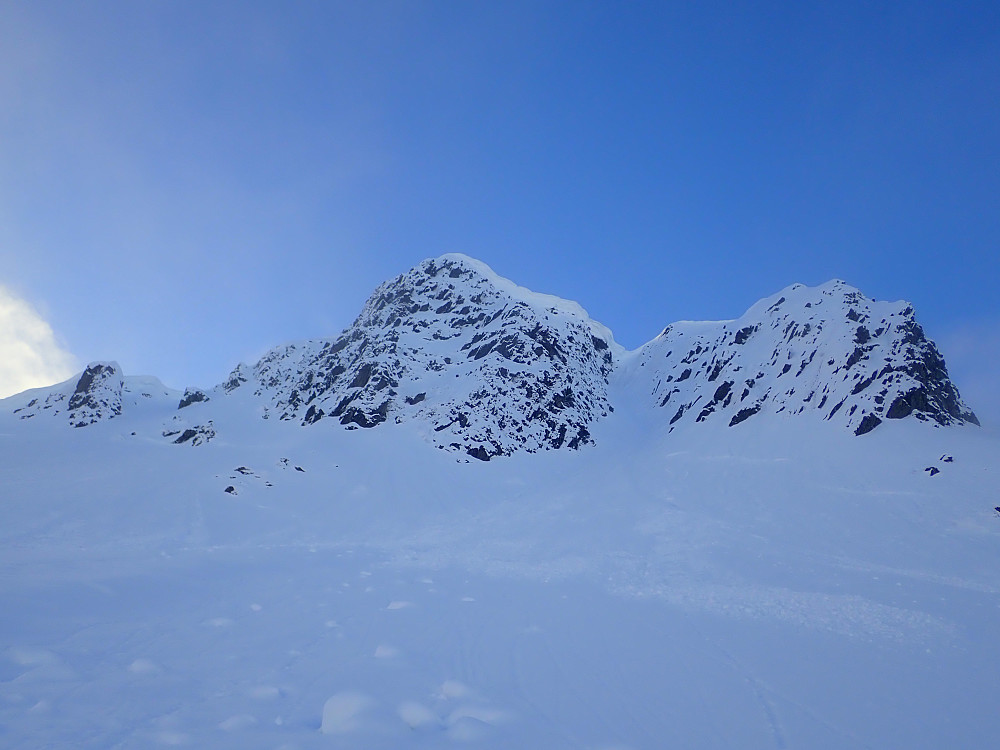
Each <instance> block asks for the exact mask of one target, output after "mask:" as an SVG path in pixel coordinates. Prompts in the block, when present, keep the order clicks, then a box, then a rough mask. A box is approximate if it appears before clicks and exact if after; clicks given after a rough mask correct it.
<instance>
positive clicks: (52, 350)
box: [0, 286, 77, 398]
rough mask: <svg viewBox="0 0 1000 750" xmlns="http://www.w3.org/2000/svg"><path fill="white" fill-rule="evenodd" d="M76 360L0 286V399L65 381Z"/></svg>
mask: <svg viewBox="0 0 1000 750" xmlns="http://www.w3.org/2000/svg"><path fill="white" fill-rule="evenodd" d="M76 370H77V365H76V358H75V357H73V355H72V354H70V353H69V352H67V351H66V350H65V349H63V348H62V347H61V346H60V345H59V342H58V341H56V336H55V333H53V331H52V326H50V325H49V324H48V323H47V322H46V321H45V319H44V318H43V317H42V316H41V315H40V314H39V313H38V311H37V310H35V309H34V308H33V307H32V306H31V305H30V304H28V303H27V302H26V301H25V300H23V299H21V298H20V297H17V296H15V295H14V294H13V293H11V292H10V290H8V289H6V288H4V287H3V286H0V398H6V397H7V396H11V395H13V394H15V393H20V392H21V391H24V390H27V389H29V388H38V387H40V386H45V385H51V384H53V383H58V382H60V381H62V380H66V379H67V378H68V377H70V376H71V375H73V373H75V372H76Z"/></svg>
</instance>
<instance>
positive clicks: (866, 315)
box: [633, 281, 979, 435]
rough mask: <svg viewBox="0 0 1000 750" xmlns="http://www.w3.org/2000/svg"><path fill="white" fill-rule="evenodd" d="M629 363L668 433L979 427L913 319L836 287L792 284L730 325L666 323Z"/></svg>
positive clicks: (904, 309)
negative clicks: (790, 424) (786, 421)
mask: <svg viewBox="0 0 1000 750" xmlns="http://www.w3.org/2000/svg"><path fill="white" fill-rule="evenodd" d="M637 356H638V359H639V363H638V367H637V368H633V369H634V370H638V371H639V372H640V373H641V374H639V375H637V376H635V377H637V378H638V379H639V380H643V379H644V380H645V388H646V391H647V392H648V395H649V397H650V401H651V405H655V406H656V407H658V408H661V409H663V410H664V413H665V416H666V417H667V419H668V420H669V424H670V425H677V424H682V423H684V422H689V421H690V422H719V421H722V422H725V423H726V424H728V425H729V426H731V427H735V426H737V425H739V424H741V423H743V422H746V421H747V420H749V419H751V418H752V417H754V416H755V415H757V414H760V413H772V414H779V413H788V414H801V413H804V412H816V413H818V414H820V415H822V417H823V418H824V419H826V420H829V421H832V422H835V423H837V424H841V425H843V426H845V427H847V428H848V429H850V430H852V431H854V433H855V434H857V435H863V434H865V433H867V432H870V431H871V430H873V429H875V428H876V427H877V426H878V425H879V424H881V422H882V421H883V420H884V419H901V418H903V417H908V416H911V415H912V416H914V417H915V418H916V419H918V420H922V421H932V422H934V423H937V424H939V425H949V424H957V423H962V422H968V423H972V424H977V425H978V424H979V422H978V420H977V419H976V416H975V414H973V413H972V411H971V410H970V409H969V408H968V407H967V406H965V404H963V403H962V400H961V398H960V396H959V394H958V390H957V389H956V388H955V386H954V385H953V384H952V383H951V381H950V380H949V378H948V371H947V369H946V367H945V363H944V359H943V358H942V357H941V355H940V353H939V352H938V350H937V347H935V346H934V342H932V341H930V340H928V339H927V338H926V337H925V336H924V332H923V329H921V327H920V325H919V324H918V323H917V321H916V319H915V317H914V313H913V308H912V307H911V306H910V305H909V304H907V303H905V302H875V301H874V300H870V299H868V298H867V297H865V296H864V295H863V294H861V292H859V291H858V290H857V289H854V288H853V287H850V286H848V285H847V284H845V283H843V282H841V281H832V282H829V283H827V284H824V285H823V286H820V287H814V288H810V287H806V286H802V285H800V284H796V285H794V286H791V287H789V288H787V289H785V290H784V291H782V292H780V293H779V294H777V295H775V296H773V297H770V298H767V299H765V300H762V301H761V302H758V303H757V304H756V305H754V306H753V307H751V308H750V310H748V311H747V313H746V314H745V315H744V316H743V317H742V318H739V319H738V320H732V321H722V322H712V323H691V322H685V323H676V324H674V325H671V326H668V327H667V328H666V330H664V331H663V333H662V334H660V335H659V336H658V337H657V338H655V339H654V340H653V341H651V342H649V343H648V344H646V345H645V346H644V347H642V349H641V350H640V351H639V352H638V354H637ZM639 387H642V386H639Z"/></svg>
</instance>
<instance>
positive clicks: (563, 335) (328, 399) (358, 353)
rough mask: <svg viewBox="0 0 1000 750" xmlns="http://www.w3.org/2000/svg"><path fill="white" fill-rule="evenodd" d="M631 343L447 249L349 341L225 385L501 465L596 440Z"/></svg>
mask: <svg viewBox="0 0 1000 750" xmlns="http://www.w3.org/2000/svg"><path fill="white" fill-rule="evenodd" d="M618 349H619V347H616V345H615V344H614V341H613V340H612V338H611V333H610V331H608V330H607V329H606V328H604V327H603V326H601V325H600V324H598V323H596V322H594V321H593V320H591V319H590V318H589V317H588V316H587V314H586V312H585V311H584V310H583V309H581V308H580V307H579V305H576V304H574V303H571V302H567V301H565V300H561V299H558V298H556V297H549V296H544V295H540V294H535V293H533V292H529V291H528V290H526V289H523V288H521V287H517V286H515V285H514V284H512V283H511V282H509V281H507V280H505V279H502V278H500V277H498V276H497V275H496V274H494V273H493V271H492V270H490V269H489V268H488V267H487V266H485V265H483V264H482V263H479V262H477V261H474V260H472V259H470V258H467V257H465V256H460V255H446V256H443V257H441V258H439V259H437V260H427V261H424V262H423V263H421V264H420V265H419V266H417V267H416V268H414V269H412V270H411V271H409V272H408V273H406V274H403V275H402V276H399V277H398V278H396V279H393V280H392V281H389V282H386V283H385V284H383V285H382V286H380V287H379V288H378V289H376V290H375V292H374V294H372V296H371V298H370V299H369V300H368V302H367V303H366V304H365V306H364V309H363V310H362V311H361V314H360V315H359V316H358V318H357V320H355V321H354V324H353V325H352V326H351V327H350V328H348V329H347V330H346V331H344V332H343V333H342V334H341V335H340V337H339V338H337V339H336V340H320V341H309V342H305V343H303V344H292V345H288V346H283V347H279V348H276V349H273V350H272V351H270V352H268V353H267V354H266V355H264V357H263V358H262V359H261V360H260V361H259V362H257V364H255V365H254V366H253V367H252V368H247V367H245V366H240V367H238V368H237V369H236V370H234V371H233V373H232V375H231V376H230V378H229V380H228V381H227V382H226V383H225V384H224V386H223V390H224V391H225V392H227V393H231V392H232V391H234V390H235V389H237V388H251V389H253V392H254V395H255V396H257V397H260V398H262V399H263V401H264V402H265V403H266V407H265V412H264V415H265V416H270V415H272V414H273V415H276V416H277V418H278V419H283V420H287V419H293V420H297V421H301V423H302V424H312V423H315V422H317V421H319V420H320V419H323V418H332V419H336V420H337V421H338V422H340V424H343V425H347V426H348V427H374V426H376V425H378V424H381V423H382V422H385V421H386V420H393V421H395V422H402V421H410V420H418V421H420V422H422V423H423V424H425V425H426V426H427V427H428V428H429V429H430V430H432V432H431V433H429V436H430V437H431V439H432V440H433V441H434V442H435V443H436V444H437V445H438V446H439V447H448V448H451V449H456V450H461V451H463V452H465V453H468V454H470V455H472V456H475V457H476V458H480V459H483V460H489V459H490V458H491V457H493V456H501V455H509V454H511V453H512V452H514V451H516V450H526V451H528V452H534V451H537V450H539V449H542V448H560V447H562V446H563V445H565V446H567V447H569V448H577V447H579V446H581V445H585V444H587V443H588V442H590V433H589V431H588V426H589V425H590V424H591V423H592V422H593V421H594V420H595V419H598V418H600V417H602V416H606V415H607V413H608V396H607V384H608V377H609V375H610V374H611V370H612V367H613V364H614V359H613V352H615V351H617V350H618Z"/></svg>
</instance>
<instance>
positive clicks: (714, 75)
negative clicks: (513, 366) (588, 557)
mask: <svg viewBox="0 0 1000 750" xmlns="http://www.w3.org/2000/svg"><path fill="white" fill-rule="evenodd" d="M806 6H809V7H806ZM998 115H1000V6H998V5H997V4H996V3H995V2H983V3H955V2H923V3H921V2H906V3H875V2H839V3H830V4H811V3H810V4H801V3H760V2H752V3H750V2H747V3H741V2H725V3H722V2H720V3H713V2H705V3H694V4H692V3H669V2H649V3H643V2H638V3H627V4H626V3H618V2H605V3H601V2H590V3H587V2H576V1H574V2H531V3H527V2H526V3H519V2H502V3H489V2H468V3H465V2H364V3H359V2H351V3H336V2H317V3H295V4H288V3H276V2H272V3H267V2H231V3H222V2H205V1H199V2H184V1H171V2H166V1H164V2H142V3H135V2H113V1H108V2H102V3H75V4H71V3H63V2H39V1H37V0H34V1H32V2H8V3H4V4H3V6H2V7H0V283H4V284H6V285H8V286H9V287H11V288H15V289H17V290H18V291H19V294H21V295H22V296H23V297H24V298H25V299H26V300H27V302H28V303H30V304H32V305H34V306H35V307H36V308H43V309H45V310H46V311H47V312H48V323H49V324H51V326H52V328H53V329H54V331H55V333H56V335H57V337H58V338H59V339H60V340H62V341H64V342H65V343H66V346H67V347H68V348H69V350H70V351H71V352H72V353H73V355H75V356H76V358H77V360H78V361H79V362H82V363H85V362H87V361H89V360H96V359H116V360H118V361H119V362H120V363H121V364H122V366H123V367H124V369H125V371H126V372H127V373H129V374H155V375H158V376H159V377H160V378H161V379H163V380H164V382H166V383H167V384H168V385H171V386H174V387H184V386H185V385H201V386H210V385H213V384H215V383H217V382H219V381H221V380H222V379H223V378H224V377H225V375H226V373H227V372H228V371H229V370H230V369H231V368H232V367H233V366H234V365H235V364H236V363H237V362H239V361H240V360H253V359H254V358H255V357H257V356H259V355H260V354H261V353H263V351H264V350H265V349H267V348H269V347H270V346H272V345H275V344H279V343H282V342H285V341H288V340H293V339H300V338H307V337H316V336H331V335H336V334H337V333H338V332H339V331H340V330H341V329H342V328H343V327H344V326H346V325H348V324H349V323H350V322H351V320H352V319H353V317H354V316H355V314H356V313H357V312H358V311H359V309H360V306H361V304H362V303H363V301H364V300H365V298H366V297H367V296H368V294H369V293H370V292H371V290H372V289H373V288H374V287H375V286H376V285H377V284H378V283H380V282H382V281H383V280H385V279H386V278H389V277H391V276H394V275H396V274H398V273H400V272H402V271H405V270H406V269H408V268H409V267H411V266H412V265H414V264H416V263H417V262H419V261H420V260H422V259H423V258H425V257H429V256H437V255H440V254H442V253H445V252H453V251H457V252H464V253H467V254H469V255H472V256H475V257H478V258H480V259H482V260H483V261H485V262H486V263H488V264H489V265H491V266H492V267H493V268H494V269H495V270H496V271H497V272H498V273H500V274H501V275H503V276H507V277H509V278H512V279H514V280H515V281H516V282H517V283H519V284H521V285H524V286H527V287H529V288H532V289H535V290H537V291H541V292H547V293H551V294H557V295H559V296H562V297H567V298H570V299H575V300H577V301H579V302H580V303H581V304H582V305H583V306H584V307H585V308H587V309H588V310H589V312H590V313H591V315H592V316H593V317H595V318H596V319H598V320H600V321H601V322H603V323H605V324H606V325H608V326H609V327H610V328H611V329H612V330H613V331H614V332H615V335H616V338H617V339H618V340H619V341H620V342H621V343H622V344H623V345H625V346H627V347H629V348H634V347H636V346H638V345H640V344H642V343H643V342H644V341H646V340H648V339H649V338H652V337H653V336H655V335H656V334H657V333H658V332H659V330H660V329H661V328H662V327H663V326H664V325H666V324H668V323H670V322H672V321H674V320H677V319H683V318H696V319H697V318H728V317H735V316H737V315H739V314H741V313H742V312H743V311H744V310H745V309H746V308H747V307H749V306H750V305H751V304H752V303H753V302H754V301H756V300H757V299H758V298H760V297H763V296H765V295H767V294H771V293H773V292H775V291H777V290H779V289H781V288H782V287H784V286H786V285H788V284H790V283H793V282H802V283H806V284H818V283H822V282H824V281H826V280H828V279H830V278H834V277H838V278H843V279H845V280H847V281H848V282H850V283H851V284H854V285H855V286H858V287H860V288H861V289H862V290H863V291H864V292H865V293H867V294H868V295H869V296H873V297H876V298H880V299H883V298H892V299H899V298H905V299H909V300H911V301H912V302H913V303H914V304H915V306H916V309H917V313H918V317H919V319H920V320H921V321H922V323H923V324H924V326H925V328H926V329H927V332H928V333H929V335H930V336H931V337H932V338H936V339H938V340H939V342H940V343H941V344H942V348H943V349H944V354H945V357H946V359H948V361H949V363H950V364H951V366H952V370H953V372H954V373H955V375H956V380H957V381H958V385H959V387H960V388H961V387H962V385H963V382H962V377H965V378H967V379H968V382H969V383H970V385H971V383H972V381H973V380H975V381H977V382H996V378H997V377H1000V373H997V370H996V357H995V356H992V357H982V356H980V355H979V354H978V353H977V350H976V347H957V348H961V349H962V351H957V350H956V351H955V352H949V351H948V349H947V348H946V346H945V345H946V343H947V342H948V341H956V342H957V341H964V340H966V339H963V338H962V337H963V336H967V335H968V334H969V332H972V331H995V330H1000V294H998V293H997V282H998V280H1000V252H998V239H1000V140H998V138H997V132H998V121H1000V119H998ZM959 373H961V376H960V375H959ZM982 390H983V391H986V390H988V389H985V388H984V389H982ZM994 390H995V389H994ZM992 398H993V399H994V402H993V403H992V404H985V405H984V404H982V403H977V402H975V401H972V399H971V398H970V401H972V406H973V408H976V409H977V410H978V411H983V410H984V409H985V410H986V411H990V410H993V409H996V413H997V414H998V415H1000V408H997V402H996V397H995V396H993V397H992Z"/></svg>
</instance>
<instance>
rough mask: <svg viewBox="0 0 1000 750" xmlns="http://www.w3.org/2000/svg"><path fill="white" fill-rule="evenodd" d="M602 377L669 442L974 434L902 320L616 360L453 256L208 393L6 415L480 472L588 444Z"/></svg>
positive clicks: (765, 334)
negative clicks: (758, 425) (835, 430)
mask: <svg viewBox="0 0 1000 750" xmlns="http://www.w3.org/2000/svg"><path fill="white" fill-rule="evenodd" d="M612 377H614V378H615V381H616V388H618V387H621V388H624V389H625V391H623V392H622V394H623V396H624V397H625V400H627V401H628V402H629V405H630V406H629V408H633V402H635V400H636V397H638V402H639V408H640V409H653V410H657V411H659V412H660V413H661V414H662V415H663V420H664V422H665V424H666V425H667V427H668V429H670V430H671V431H673V430H674V429H677V428H679V427H683V426H686V425H689V424H690V425H697V424H701V423H707V424H722V425H725V426H728V427H731V428H736V429H743V427H742V426H743V425H744V424H745V423H748V422H752V421H753V420H754V419H755V418H756V417H758V415H761V414H771V415H779V414H780V415H783V416H794V415H802V419H807V418H808V417H809V416H810V415H812V416H813V417H814V418H817V419H821V420H824V421H828V422H831V423H833V424H838V425H841V426H842V427H844V428H846V429H849V430H851V431H852V432H853V433H854V434H856V435H865V434H867V433H869V432H871V431H872V430H874V429H877V428H878V427H879V425H881V424H882V423H883V422H884V421H885V420H893V419H913V420H916V421H923V422H927V423H930V424H934V425H953V424H978V421H977V419H976V416H975V414H973V412H972V411H971V410H970V409H969V408H968V407H967V406H966V405H965V404H964V403H963V402H962V399H961V397H960V395H959V393H958V390H957V389H956V388H955V386H954V384H953V383H952V382H951V380H950V379H949V377H948V371H947V368H946V366H945V363H944V359H943V358H942V356H941V354H940V352H939V351H938V349H937V347H936V346H935V345H934V343H933V342H932V341H930V340H929V339H928V338H927V337H926V336H925V335H924V331H923V329H922V328H921V327H920V325H919V324H918V323H917V321H916V318H915V315H914V311H913V308H912V307H911V306H910V305H908V304H906V303H904V302H876V301H874V300H870V299H868V298H867V297H865V296H864V295H863V294H861V292H859V291H858V290H857V289H854V288H853V287H850V286H848V285H847V284H845V283H843V282H840V281H832V282H829V283H827V284H824V285H822V286H820V287H805V286H802V285H799V284H796V285H793V286H791V287H788V288H787V289H785V290H783V291H782V292H780V293H779V294H776V295H774V296H772V297H769V298H766V299H764V300H761V301H760V302H758V303H757V304H756V305H754V306H753V307H751V308H750V310H748V311H747V312H746V314H745V315H743V316H742V317H741V318H739V319H737V320H731V321H718V322H681V323H675V324H673V325H671V326H668V327H667V328H666V329H665V330H664V331H663V333H661V334H660V335H659V336H658V337H656V338H655V339H653V340H652V341H650V342H649V343H648V344H646V345H645V346H643V347H641V348H640V349H638V350H637V351H635V352H630V353H627V352H625V351H624V350H623V349H622V348H621V347H620V346H618V345H617V344H616V343H615V342H614V340H613V338H612V336H611V332H610V331H608V330H607V329H606V328H604V327H603V326H602V325H600V324H599V323H597V322H595V321H593V320H592V319H591V318H590V317H589V316H588V315H587V314H586V312H585V311H584V310H583V309H582V308H581V307H580V306H579V305H577V304H575V303H573V302H567V301H566V300H561V299H558V298H556V297H551V296H548V295H542V294H536V293H534V292H531V291H529V290H527V289H524V288H522V287H518V286H516V285H515V284H513V283H512V282H510V281H508V280H506V279H503V278H500V277H499V276H497V275H496V274H495V273H493V271H491V270H490V269H489V268H488V267H487V266H485V265H484V264H482V263H480V262H478V261H475V260H473V259H471V258H467V257H465V256H462V255H446V256H442V257H441V258H437V259H433V260H426V261H424V262H423V263H421V264H419V265H418V266H416V267H414V268H413V269H411V270H410V271H408V272H407V273H405V274H402V275H400V276H398V277H397V278H395V279H392V280H390V281H387V282H386V283H384V284H382V285H381V286H379V287H378V288H377V289H376V290H375V292H374V293H373V294H372V296H371V297H370V298H369V300H368V302H367V303H366V304H365V306H364V308H363V309H362V311H361V314H360V315H359V316H358V317H357V319H356V320H355V321H354V323H353V324H352V325H351V326H350V327H349V328H347V329H346V330H345V331H344V332H343V333H342V334H341V335H340V336H338V337H337V338H332V339H320V340H314V341H306V342H302V343H296V344H289V345H286V346H281V347H277V348H275V349H272V350H271V351H270V352H268V353H267V354H266V355H265V356H264V357H262V358H261V359H260V361H258V362H257V363H256V364H254V365H252V366H248V365H244V364H241V365H239V366H238V367H236V368H235V369H234V370H233V372H232V373H231V375H230V376H229V378H228V379H227V380H226V381H225V382H224V383H222V384H221V385H219V386H217V387H216V388H215V389H214V390H212V391H210V392H205V391H203V390H200V389H197V388H188V389H187V390H186V391H184V393H183V394H180V393H178V392H171V391H170V390H169V389H166V388H165V387H164V386H163V385H162V383H159V381H157V380H156V379H155V378H134V377H130V378H124V377H123V375H122V372H121V369H120V368H119V367H118V365H117V364H115V363H113V362H95V363H93V364H91V365H89V366H88V367H87V368H86V370H84V371H83V373H81V375H80V376H79V377H78V378H75V379H73V380H70V381H67V382H65V383H62V384H60V385H58V386H54V387H53V388H51V389H46V390H45V391H42V392H40V393H36V394H33V395H34V397H29V396H28V394H25V398H24V399H23V400H21V401H20V402H19V405H18V407H17V408H14V409H12V411H13V413H14V414H15V415H16V416H18V417H20V419H22V420H28V419H31V418H34V417H37V416H39V415H41V414H50V415H60V414H61V415H63V418H65V419H67V420H68V422H69V424H71V425H73V426H74V427H85V426H88V425H92V424H95V423H97V422H101V421H106V420H109V419H114V418H117V417H119V416H121V415H123V413H125V412H129V413H131V410H138V412H143V411H144V412H145V413H148V414H154V413H155V414H160V411H159V410H160V409H161V406H160V404H161V403H162V404H167V403H169V406H167V407H166V409H167V411H166V412H165V413H167V414H169V416H168V417H167V419H166V421H164V422H163V424H162V426H161V428H160V430H159V432H160V433H161V436H162V437H163V438H166V439H169V440H170V441H171V442H175V443H179V444H188V445H200V444H203V443H206V442H209V441H210V440H212V439H214V438H215V437H216V433H217V430H224V427H222V426H221V424H222V423H220V422H217V421H214V420H215V419H216V417H217V416H218V413H219V412H218V411H217V410H220V409H222V410H225V409H229V408H231V407H233V406H238V408H244V407H245V408H247V409H250V410H256V412H259V413H260V414H262V416H263V417H264V418H265V419H275V420H279V421H281V420H283V421H294V422H298V423H300V424H302V425H304V426H308V425H314V424H316V423H319V422H322V423H323V424H324V425H330V424H336V425H340V426H342V427H344V428H346V429H370V428H376V427H378V426H379V425H383V424H385V423H403V422H412V423H414V424H417V425H418V429H419V430H420V431H421V433H422V434H423V435H424V436H425V437H426V438H427V439H428V440H429V441H430V442H432V443H433V444H435V445H437V446H438V447H439V448H442V449H445V450H449V451H455V452H459V453H461V454H464V455H468V456H471V457H474V458H477V459H480V460H489V459H491V458H493V457H496V456H506V455H510V454H511V453H514V452H516V451H527V452H535V451H539V450H554V449H562V448H568V449H576V448H580V447H582V446H584V445H587V444H588V443H591V442H593V438H592V437H591V428H592V426H593V425H594V423H595V422H596V421H597V420H600V419H602V418H604V417H606V416H607V415H608V414H609V413H611V412H612V411H613V404H612V403H611V396H610V395H609V387H610V386H609V383H610V379H611V378H612ZM617 392H618V391H616V393H617ZM241 399H248V400H249V401H250V402H252V403H243V402H242V401H241ZM171 410H172V411H171ZM158 418H162V417H158ZM217 424H219V425H220V426H219V427H216V425H217ZM133 434H134V433H133Z"/></svg>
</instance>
